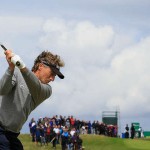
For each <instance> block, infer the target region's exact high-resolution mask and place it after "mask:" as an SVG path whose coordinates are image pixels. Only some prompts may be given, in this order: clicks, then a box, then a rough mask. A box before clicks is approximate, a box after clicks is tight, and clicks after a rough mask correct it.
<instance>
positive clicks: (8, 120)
mask: <svg viewBox="0 0 150 150" xmlns="http://www.w3.org/2000/svg"><path fill="white" fill-rule="evenodd" d="M1 47H2V48H3V49H4V53H5V55H6V60H7V62H8V68H7V69H6V71H5V73H4V75H3V76H2V78H1V79H0V150H23V146H22V144H21V142H20V140H19V139H18V138H17V137H18V135H19V133H20V130H21V128H22V126H23V124H24V123H25V122H26V120H27V119H28V116H29V115H30V113H31V112H32V111H33V110H34V109H35V108H36V107H37V106H38V105H40V104H41V103H42V102H43V101H44V100H46V99H47V98H49V97H50V96H51V94H52V88H51V86H50V85H49V84H48V83H49V82H51V81H54V80H55V76H56V75H57V76H58V77H59V78H61V79H63V78H64V75H63V74H62V73H61V72H60V67H63V66H64V62H63V61H62V60H61V59H60V56H58V55H54V54H52V53H51V52H49V51H43V52H42V53H40V54H39V55H38V56H37V58H36V59H35V61H34V65H33V67H32V70H31V71H30V70H29V69H28V68H27V67H26V65H25V63H24V62H23V60H22V59H21V58H20V57H19V56H18V55H15V54H14V53H13V52H12V51H11V50H7V49H6V48H5V47H4V46H3V45H1Z"/></svg>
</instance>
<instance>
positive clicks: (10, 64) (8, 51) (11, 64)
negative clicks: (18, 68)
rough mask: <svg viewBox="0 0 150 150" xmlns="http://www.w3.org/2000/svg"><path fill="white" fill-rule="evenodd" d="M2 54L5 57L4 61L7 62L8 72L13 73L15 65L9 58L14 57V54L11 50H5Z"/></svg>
mask: <svg viewBox="0 0 150 150" xmlns="http://www.w3.org/2000/svg"><path fill="white" fill-rule="evenodd" d="M4 54H5V55H6V60H7V62H8V65H9V68H10V70H11V71H13V70H14V68H15V65H14V64H13V63H12V62H11V58H12V57H13V56H14V54H13V53H12V51H11V50H6V51H5V52H4Z"/></svg>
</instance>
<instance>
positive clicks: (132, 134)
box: [130, 123, 135, 139]
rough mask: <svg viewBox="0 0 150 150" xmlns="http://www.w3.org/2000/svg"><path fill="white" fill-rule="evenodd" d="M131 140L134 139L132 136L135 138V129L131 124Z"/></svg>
mask: <svg viewBox="0 0 150 150" xmlns="http://www.w3.org/2000/svg"><path fill="white" fill-rule="evenodd" d="M130 130H131V139H134V136H135V128H134V125H133V123H132V125H131V129H130Z"/></svg>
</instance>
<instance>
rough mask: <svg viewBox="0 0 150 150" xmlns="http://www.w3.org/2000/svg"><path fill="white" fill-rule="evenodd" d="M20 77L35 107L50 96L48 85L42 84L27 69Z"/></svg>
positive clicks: (50, 90) (50, 89)
mask: <svg viewBox="0 0 150 150" xmlns="http://www.w3.org/2000/svg"><path fill="white" fill-rule="evenodd" d="M22 76H23V78H24V80H25V82H26V84H27V87H28V89H29V91H30V94H31V96H32V98H33V101H34V103H35V104H36V105H39V104H40V103H41V102H43V101H44V100H45V99H47V98H49V97H50V96H51V94H52V88H51V86H50V85H49V84H42V83H41V82H40V80H39V79H38V78H37V77H36V76H35V75H34V73H33V72H32V71H30V70H28V69H27V71H26V72H22Z"/></svg>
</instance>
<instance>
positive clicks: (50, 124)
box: [29, 115, 117, 150]
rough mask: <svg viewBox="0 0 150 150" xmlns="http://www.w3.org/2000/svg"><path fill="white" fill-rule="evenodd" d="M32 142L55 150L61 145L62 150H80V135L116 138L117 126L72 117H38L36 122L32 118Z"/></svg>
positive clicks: (30, 123)
mask: <svg viewBox="0 0 150 150" xmlns="http://www.w3.org/2000/svg"><path fill="white" fill-rule="evenodd" d="M29 128H30V134H31V137H32V141H33V142H36V143H37V144H40V145H41V146H42V145H48V144H49V143H52V147H53V148H56V146H57V144H61V147H62V150H66V149H68V150H69V149H70V150H80V149H82V148H83V147H82V143H83V141H82V139H81V138H80V134H98V135H105V136H110V137H117V126H114V125H106V124H104V123H101V122H99V121H93V122H92V123H91V121H84V120H79V119H76V118H74V117H73V116H68V117H65V116H64V117H63V116H61V115H60V116H58V115H55V116H53V117H51V118H49V117H44V118H42V117H40V118H39V119H38V120H37V121H36V120H35V119H34V118H32V119H31V121H30V122H29Z"/></svg>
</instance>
